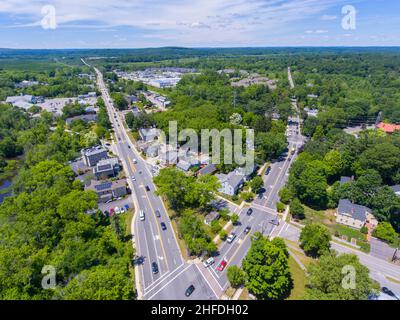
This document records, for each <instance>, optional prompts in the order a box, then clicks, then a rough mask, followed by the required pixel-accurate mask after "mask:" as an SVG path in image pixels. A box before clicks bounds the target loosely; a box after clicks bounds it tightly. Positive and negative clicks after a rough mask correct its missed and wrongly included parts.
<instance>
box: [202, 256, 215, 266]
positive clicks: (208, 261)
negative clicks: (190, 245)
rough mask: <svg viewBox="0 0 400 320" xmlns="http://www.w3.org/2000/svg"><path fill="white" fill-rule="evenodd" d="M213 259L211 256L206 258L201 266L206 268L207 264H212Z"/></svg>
mask: <svg viewBox="0 0 400 320" xmlns="http://www.w3.org/2000/svg"><path fill="white" fill-rule="evenodd" d="M214 262H215V260H214V258H213V257H211V258H208V259H207V260H206V261H203V266H204V267H205V268H208V267H209V266H211V265H212V264H214Z"/></svg>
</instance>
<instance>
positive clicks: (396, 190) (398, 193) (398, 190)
mask: <svg viewBox="0 0 400 320" xmlns="http://www.w3.org/2000/svg"><path fill="white" fill-rule="evenodd" d="M390 188H392V190H393V191H394V193H395V194H396V196H398V197H400V184H396V185H395V186H391V187H390Z"/></svg>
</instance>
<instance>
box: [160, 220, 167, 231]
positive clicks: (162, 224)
mask: <svg viewBox="0 0 400 320" xmlns="http://www.w3.org/2000/svg"><path fill="white" fill-rule="evenodd" d="M160 225H161V229H162V230H164V231H165V230H167V226H166V224H165V223H164V222H161V223H160Z"/></svg>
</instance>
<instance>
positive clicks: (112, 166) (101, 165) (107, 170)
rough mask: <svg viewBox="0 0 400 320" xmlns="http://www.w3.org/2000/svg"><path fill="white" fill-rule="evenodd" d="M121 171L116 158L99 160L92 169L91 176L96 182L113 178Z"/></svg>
mask: <svg viewBox="0 0 400 320" xmlns="http://www.w3.org/2000/svg"><path fill="white" fill-rule="evenodd" d="M120 171H121V165H120V164H119V159H118V158H109V159H103V160H100V161H99V162H98V163H97V164H96V166H95V167H94V168H93V174H94V175H95V176H96V178H97V179H98V180H100V179H102V178H105V177H115V176H116V175H117V174H118V172H120Z"/></svg>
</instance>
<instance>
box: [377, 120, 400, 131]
mask: <svg viewBox="0 0 400 320" xmlns="http://www.w3.org/2000/svg"><path fill="white" fill-rule="evenodd" d="M377 127H378V129H381V130H383V131H385V132H386V133H393V132H395V131H397V130H400V124H391V123H384V122H381V123H379V124H378V125H377Z"/></svg>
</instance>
